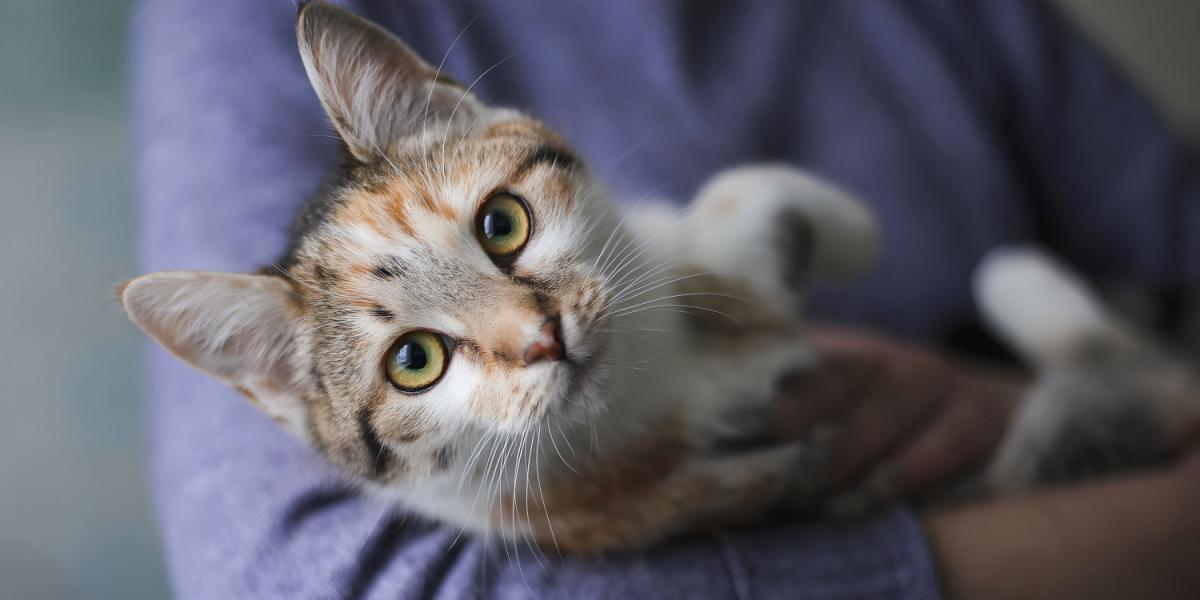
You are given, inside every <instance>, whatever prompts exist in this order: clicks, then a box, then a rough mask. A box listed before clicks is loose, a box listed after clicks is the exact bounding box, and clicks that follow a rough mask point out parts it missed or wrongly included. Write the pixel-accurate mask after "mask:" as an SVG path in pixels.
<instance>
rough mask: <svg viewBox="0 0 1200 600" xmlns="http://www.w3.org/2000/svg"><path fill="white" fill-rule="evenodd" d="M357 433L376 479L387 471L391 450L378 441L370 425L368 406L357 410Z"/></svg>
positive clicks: (390, 459) (390, 460)
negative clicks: (370, 460)
mask: <svg viewBox="0 0 1200 600" xmlns="http://www.w3.org/2000/svg"><path fill="white" fill-rule="evenodd" d="M358 434H359V436H361V437H362V442H363V445H364V446H366V448H367V453H368V454H369V455H370V457H371V459H372V465H371V466H372V468H373V476H374V477H375V478H376V479H378V478H379V477H381V476H383V475H384V474H385V473H387V470H388V467H389V466H390V465H391V462H392V451H391V450H388V449H387V448H385V447H384V445H383V444H381V443H380V442H379V436H378V435H376V433H375V428H374V427H372V426H371V410H370V409H368V408H363V409H361V410H359V411H358Z"/></svg>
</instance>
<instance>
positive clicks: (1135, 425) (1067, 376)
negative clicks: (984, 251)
mask: <svg viewBox="0 0 1200 600" xmlns="http://www.w3.org/2000/svg"><path fill="white" fill-rule="evenodd" d="M976 293H977V296H978V300H979V304H980V307H981V309H982V312H983V313H984V315H985V317H986V318H987V319H988V321H989V322H990V323H991V325H992V327H993V328H994V329H995V330H996V331H997V333H999V334H1000V335H1001V337H1003V338H1005V340H1006V341H1008V342H1009V343H1010V344H1011V345H1012V346H1013V347H1014V349H1016V350H1017V351H1018V352H1019V353H1020V354H1021V355H1022V356H1023V357H1024V358H1026V359H1027V360H1028V361H1029V362H1030V363H1032V365H1033V366H1034V367H1035V368H1036V369H1037V371H1038V377H1037V380H1036V382H1035V384H1034V386H1033V389H1032V390H1031V391H1030V393H1029V394H1028V395H1027V397H1026V398H1025V400H1024V402H1023V404H1022V406H1021V408H1020V409H1019V411H1018V413H1017V417H1016V419H1015V421H1014V423H1013V425H1012V427H1011V429H1010V431H1009V433H1008V435H1007V437H1006V439H1005V440H1004V442H1003V444H1002V445H1001V447H1000V449H999V451H998V453H997V455H996V457H995V459H994V460H993V463H992V465H991V467H990V469H989V472H988V483H989V485H990V486H991V487H992V488H993V489H995V490H997V491H1016V490H1020V489H1025V488H1028V487H1032V486H1035V485H1041V484H1050V483H1064V482H1069V481H1074V480H1079V479H1084V478H1088V477H1095V476H1101V475H1106V474H1110V473H1114V472H1118V471H1123V470H1128V469H1130V468H1135V467H1140V466H1147V465H1150V464H1154V463H1156V462H1160V461H1162V460H1165V459H1166V458H1167V456H1168V454H1169V452H1170V451H1171V448H1172V447H1173V446H1174V445H1175V444H1176V443H1178V441H1179V439H1180V438H1181V437H1182V436H1184V435H1186V434H1187V431H1188V430H1189V429H1192V428H1195V427H1196V426H1197V424H1198V423H1200V381H1197V377H1196V374H1195V372H1194V371H1193V370H1192V369H1190V368H1188V367H1187V366H1186V365H1184V364H1183V363H1182V362H1180V361H1178V360H1176V359H1175V358H1174V357H1172V356H1170V355H1168V354H1167V353H1165V352H1163V351H1162V349H1161V347H1160V345H1159V344H1157V343H1156V342H1154V341H1153V340H1152V339H1151V338H1150V337H1149V336H1148V335H1146V334H1144V333H1142V332H1139V331H1137V330H1136V328H1134V327H1133V326H1132V325H1130V324H1128V323H1126V322H1124V321H1123V320H1122V319H1121V318H1120V317H1119V316H1117V315H1115V314H1113V313H1112V312H1111V311H1110V310H1109V309H1108V308H1107V307H1106V306H1105V305H1104V304H1103V303H1102V302H1100V300H1099V299H1098V298H1097V297H1096V296H1095V295H1093V294H1092V292H1091V291H1090V290H1089V289H1088V287H1087V286H1086V284H1084V283H1083V281H1082V280H1080V279H1079V278H1078V277H1076V276H1075V275H1074V274H1073V273H1070V272H1069V271H1068V270H1067V269H1065V268H1064V267H1063V266H1061V265H1059V264H1058V263H1056V262H1055V261H1054V260H1052V259H1050V258H1049V257H1047V256H1045V255H1043V254H1041V253H1039V252H1037V251H1034V250H1028V249H1003V250H999V251H996V252H993V253H992V254H991V255H989V256H988V257H987V258H986V259H985V260H984V262H983V263H982V265H981V267H980V269H979V271H978V274H977V279H976Z"/></svg>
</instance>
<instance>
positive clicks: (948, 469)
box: [880, 396, 1007, 497]
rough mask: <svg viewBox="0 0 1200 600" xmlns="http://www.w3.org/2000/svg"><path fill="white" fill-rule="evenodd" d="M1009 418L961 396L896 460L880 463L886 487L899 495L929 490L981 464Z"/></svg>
mask: <svg viewBox="0 0 1200 600" xmlns="http://www.w3.org/2000/svg"><path fill="white" fill-rule="evenodd" d="M1006 429H1007V418H1006V416H1005V415H1004V414H1000V413H998V411H992V410H988V409H987V406H986V405H985V404H984V403H980V402H976V401H974V399H972V398H966V397H962V396H958V397H956V398H955V399H953V400H951V401H950V402H948V407H947V408H946V410H944V411H942V413H941V414H940V415H938V416H937V417H936V418H934V419H933V420H932V421H930V423H929V424H928V425H927V426H926V428H925V429H924V430H923V431H922V432H921V433H919V434H918V435H916V436H914V437H913V438H911V441H910V442H909V443H908V444H907V445H905V446H904V447H903V448H902V449H901V450H900V451H899V452H898V453H897V455H896V457H895V459H893V460H889V461H887V463H886V464H884V465H881V466H880V471H881V473H883V474H885V475H884V476H885V477H886V478H887V484H886V486H885V487H886V488H888V490H889V491H890V492H891V493H892V494H894V495H895V496H897V497H904V496H911V495H914V494H919V493H921V492H924V491H927V490H928V489H929V488H930V487H932V486H933V485H934V484H936V483H938V482H940V481H943V480H944V479H946V478H947V477H950V476H952V475H955V474H957V473H959V472H961V471H962V470H963V469H966V468H967V467H970V466H972V465H975V464H977V463H979V462H980V461H981V460H983V459H984V458H985V457H987V456H988V455H989V454H990V453H991V452H992V450H993V449H995V448H996V446H997V445H998V444H999V443H1000V441H1001V439H1002V438H1003V437H1004V432H1005V430H1006Z"/></svg>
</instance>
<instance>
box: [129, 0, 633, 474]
mask: <svg viewBox="0 0 1200 600" xmlns="http://www.w3.org/2000/svg"><path fill="white" fill-rule="evenodd" d="M297 32H298V38H299V45H300V52H301V56H302V57H303V62H304V67H305V69H306V71H307V73H308V76H309V79H310V81H311V82H312V85H313V88H314V89H315V91H316V93H317V95H318V97H319V98H320V100H321V104H322V105H323V106H324V108H325V110H326V112H327V113H328V115H329V117H330V120H331V121H332V122H333V125H334V127H335V129H336V130H337V132H338V134H339V137H340V138H341V140H342V142H343V143H344V147H345V151H346V152H345V154H346V156H347V159H346V161H345V164H344V167H343V176H342V178H341V179H340V181H339V183H337V184H335V185H333V186H331V187H330V188H329V189H327V190H326V191H325V192H323V194H322V196H321V197H319V198H317V199H316V200H314V201H313V202H312V203H310V205H309V207H308V208H307V209H306V210H305V212H304V213H303V214H301V216H300V218H299V219H298V221H297V225H298V228H297V231H298V233H297V237H296V239H295V240H294V241H293V245H292V248H291V250H289V252H288V255H287V256H286V257H285V258H284V260H283V261H281V269H279V270H278V271H277V272H265V273H264V274H258V275H240V274H223V273H184V272H171V273H155V274H151V275H146V276H143V277H140V278H138V279H135V280H133V281H131V282H129V283H128V284H126V285H124V286H123V287H122V288H121V291H120V297H121V301H122V303H123V305H124V307H125V310H126V311H127V312H128V314H129V316H130V318H131V319H132V320H133V321H134V322H135V323H136V324H138V325H139V326H140V327H141V328H142V329H144V330H145V331H146V332H147V333H148V334H149V335H150V336H151V337H153V338H154V339H155V340H157V341H158V342H159V343H161V344H162V345H163V346H164V347H166V348H167V349H168V350H170V351H172V352H173V353H175V354H176V355H178V356H180V357H181V358H183V359H184V360H186V361H188V362H189V363H191V364H192V365H194V366H195V367H197V368H199V369H200V370H202V371H205V372H206V373H209V374H211V375H213V376H215V377H217V378H219V379H221V380H222V381H224V382H226V383H228V384H230V385H232V386H234V387H235V388H237V389H238V390H240V391H241V392H242V393H244V394H245V395H246V396H248V397H250V399H251V400H253V401H254V402H255V403H256V404H258V405H259V406H260V407H261V408H262V409H263V410H265V411H266V412H267V413H268V414H270V415H272V416H273V417H275V418H276V419H277V420H279V421H280V422H281V423H283V424H284V425H285V426H286V427H288V428H289V429H291V430H293V431H295V432H297V433H299V434H301V435H302V436H304V437H306V438H307V439H309V440H310V441H311V442H312V443H313V445H314V446H315V447H317V448H318V449H319V450H322V451H323V452H324V453H325V454H326V455H328V456H329V457H331V458H332V459H334V460H335V462H338V463H340V464H342V465H343V466H346V467H348V468H350V469H351V470H352V471H354V472H356V473H359V474H361V475H363V476H366V477H370V478H374V479H377V480H385V479H391V478H394V477H397V476H399V475H400V474H401V473H405V472H408V473H412V472H414V471H423V470H425V469H430V470H431V471H436V469H438V468H443V469H444V468H445V463H447V462H449V461H451V460H453V457H452V456H448V455H447V454H448V453H452V452H453V450H454V448H455V446H454V442H455V440H456V437H458V436H461V434H462V433H463V432H464V431H474V432H476V433H495V434H501V435H503V434H512V433H514V432H520V431H524V430H526V429H528V428H529V427H531V426H532V425H533V424H535V423H538V422H541V421H543V420H545V419H548V418H558V417H562V418H579V417H580V415H585V414H587V412H588V411H591V410H596V409H598V408H599V407H597V406H594V405H592V404H591V403H593V402H598V398H599V396H600V394H598V393H597V390H598V388H599V387H600V386H601V385H603V384H604V382H605V378H606V377H605V374H606V373H607V370H608V367H607V365H608V360H607V357H609V356H611V355H613V354H614V353H615V350H614V349H613V347H612V346H613V344H614V342H615V340H613V339H611V338H610V337H609V336H608V335H606V334H605V332H604V329H605V326H606V323H609V322H610V321H611V319H609V318H607V317H606V316H605V311H606V310H608V309H609V308H611V306H610V297H611V296H612V294H611V293H610V291H609V289H608V284H607V283H606V280H605V279H604V277H603V276H602V275H601V274H600V273H599V272H598V271H597V270H596V268H595V262H596V261H595V259H596V257H597V254H598V253H599V251H600V247H601V246H604V245H605V242H606V239H611V235H612V233H613V232H615V228H616V227H617V225H616V224H614V223H613V222H612V221H611V217H610V216H609V214H608V213H609V211H608V210H607V205H606V203H607V199H606V198H605V196H604V195H603V194H602V193H601V192H600V190H599V186H598V185H597V184H596V183H595V182H594V181H593V179H592V178H591V176H590V175H589V174H588V172H587V170H586V169H585V167H584V166H583V165H582V164H581V163H580V161H579V160H578V159H577V158H576V157H575V156H574V155H573V154H572V152H571V150H570V148H569V147H568V146H567V144H566V143H565V141H564V140H563V139H562V138H561V137H559V136H558V135H556V134H555V133H553V132H552V131H550V130H549V129H547V128H546V127H545V126H544V125H542V124H541V123H539V122H537V121H534V120H532V119H529V118H527V117H525V116H523V115H521V114H519V113H517V112H515V111H512V110H507V109H497V108H491V107H488V106H485V105H484V104H483V103H481V102H480V101H479V100H478V99H477V98H476V97H475V96H473V95H472V94H471V93H470V91H469V90H467V89H464V88H463V87H462V86H461V85H459V84H458V83H456V82H454V81H452V80H450V79H449V78H447V77H444V76H442V75H441V74H440V73H439V72H438V71H437V70H436V69H434V68H432V67H430V66H429V65H428V64H426V63H424V62H423V61H421V60H420V59H419V58H418V57H417V56H416V55H415V54H414V53H413V52H412V51H411V50H409V49H408V48H407V47H406V46H405V45H404V44H403V43H402V42H400V41H399V40H398V39H396V38H395V37H393V36H392V35H390V34H389V33H387V32H385V31H384V30H383V29H380V28H379V27H377V26H375V25H373V24H371V23H369V22H367V21H364V20H362V19H359V18H358V17H355V16H354V15H351V14H350V13H348V12H345V11H343V10H341V9H338V8H336V7H334V6H332V5H328V4H324V3H319V2H317V3H308V4H305V5H304V6H303V7H302V8H301V12H300V16H299V19H298V24H297ZM423 465H424V466H423Z"/></svg>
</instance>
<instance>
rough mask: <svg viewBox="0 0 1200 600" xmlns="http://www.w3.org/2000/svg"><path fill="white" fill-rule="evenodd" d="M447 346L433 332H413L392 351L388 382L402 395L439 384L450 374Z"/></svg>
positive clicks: (404, 337)
mask: <svg viewBox="0 0 1200 600" xmlns="http://www.w3.org/2000/svg"><path fill="white" fill-rule="evenodd" d="M448 354H449V353H448V352H447V350H446V342H445V341H444V340H443V339H442V336H440V335H438V334H436V333H433V332H432V331H411V332H409V333H406V334H404V335H402V336H400V339H397V340H396V343H395V344H392V348H391V349H390V350H388V353H387V357H386V359H385V360H386V363H385V370H386V371H387V377H388V380H389V381H391V382H392V385H394V386H396V387H397V388H398V389H399V390H400V391H402V392H419V391H421V390H424V389H426V388H428V387H429V386H431V385H433V384H435V383H437V381H438V379H441V377H442V373H444V372H445V371H446V362H447V358H448Z"/></svg>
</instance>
